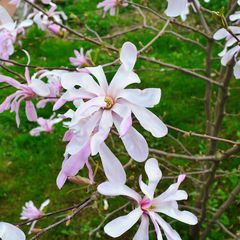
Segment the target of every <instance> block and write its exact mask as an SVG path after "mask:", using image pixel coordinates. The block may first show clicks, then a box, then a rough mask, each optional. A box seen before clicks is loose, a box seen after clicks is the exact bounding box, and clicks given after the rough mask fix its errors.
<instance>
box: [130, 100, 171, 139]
mask: <svg viewBox="0 0 240 240" xmlns="http://www.w3.org/2000/svg"><path fill="white" fill-rule="evenodd" d="M131 109H132V112H133V113H134V115H135V116H136V118H137V119H138V121H139V123H140V124H141V125H142V127H143V128H145V129H146V130H147V131H149V132H151V134H152V135H153V136H154V137H157V138H160V137H164V136H165V135H166V134H167V133H168V129H167V127H166V125H165V124H164V123H163V122H162V121H161V120H160V119H159V118H158V117H157V116H156V115H154V114H153V113H152V112H150V111H149V110H148V109H146V108H143V107H140V106H136V105H134V104H131Z"/></svg>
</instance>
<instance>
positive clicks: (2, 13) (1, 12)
mask: <svg viewBox="0 0 240 240" xmlns="http://www.w3.org/2000/svg"><path fill="white" fill-rule="evenodd" d="M0 23H1V24H0V25H3V24H7V23H13V20H12V18H11V16H10V15H9V13H8V11H7V10H6V9H5V8H4V7H2V6H1V5H0Z"/></svg>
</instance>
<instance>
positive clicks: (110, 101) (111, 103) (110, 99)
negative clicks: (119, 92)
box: [104, 97, 114, 109]
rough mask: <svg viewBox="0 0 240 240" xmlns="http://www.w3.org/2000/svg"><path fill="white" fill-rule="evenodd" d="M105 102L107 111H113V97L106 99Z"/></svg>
mask: <svg viewBox="0 0 240 240" xmlns="http://www.w3.org/2000/svg"><path fill="white" fill-rule="evenodd" d="M104 101H105V103H106V107H105V109H111V108H112V106H113V104H114V101H113V99H112V98H111V97H105V99H104Z"/></svg>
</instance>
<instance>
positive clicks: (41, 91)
mask: <svg viewBox="0 0 240 240" xmlns="http://www.w3.org/2000/svg"><path fill="white" fill-rule="evenodd" d="M28 86H29V87H30V88H31V89H32V90H33V91H34V92H35V93H36V94H37V95H39V96H41V97H47V96H49V94H50V89H49V87H48V85H47V84H46V83H44V82H43V81H41V80H39V79H33V80H32V82H31V83H30V84H29V85H28Z"/></svg>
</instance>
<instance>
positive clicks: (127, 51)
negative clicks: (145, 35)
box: [120, 42, 137, 71]
mask: <svg viewBox="0 0 240 240" xmlns="http://www.w3.org/2000/svg"><path fill="white" fill-rule="evenodd" d="M136 60H137V48H136V46H135V45H134V44H132V43H131V42H125V43H124V44H123V46H122V49H121V52H120V61H121V62H122V63H123V65H124V67H125V68H126V70H127V71H131V70H132V69H133V67H134V65H135V63H136Z"/></svg>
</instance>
